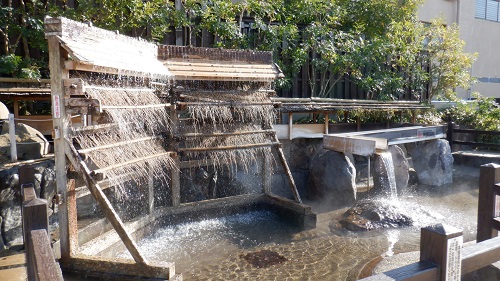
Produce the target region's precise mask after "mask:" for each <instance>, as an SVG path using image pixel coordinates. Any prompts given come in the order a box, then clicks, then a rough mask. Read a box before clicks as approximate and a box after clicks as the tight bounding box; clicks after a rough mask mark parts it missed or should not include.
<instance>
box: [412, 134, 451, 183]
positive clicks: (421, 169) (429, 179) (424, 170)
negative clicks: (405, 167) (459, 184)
mask: <svg viewBox="0 0 500 281" xmlns="http://www.w3.org/2000/svg"><path fill="white" fill-rule="evenodd" d="M412 159H413V167H414V168H415V171H416V172H417V175H418V180H419V181H420V183H423V184H426V185H431V186H442V185H446V184H450V183H452V182H453V156H452V154H451V149H450V145H449V143H448V141H446V140H443V139H440V140H433V141H429V142H425V143H422V144H420V145H418V146H417V147H416V148H415V149H414V150H413V153H412Z"/></svg>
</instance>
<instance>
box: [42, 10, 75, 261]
mask: <svg viewBox="0 0 500 281" xmlns="http://www.w3.org/2000/svg"><path fill="white" fill-rule="evenodd" d="M50 20H52V19H46V25H48V24H52V23H50V22H48V21H50ZM54 27H55V29H54V30H55V31H54V32H55V33H57V32H59V31H60V30H59V31H58V30H56V29H57V28H58V27H59V25H58V23H55V24H54ZM46 31H47V30H46ZM46 38H47V40H48V46H49V70H50V79H51V80H50V86H51V97H52V117H53V129H54V136H55V137H54V160H55V170H56V185H57V192H58V193H59V194H60V195H61V199H62V201H61V204H60V205H59V209H58V210H59V211H58V214H59V236H60V243H61V261H62V262H63V263H64V262H67V261H68V260H69V258H70V256H71V245H70V241H69V222H68V205H67V202H68V194H67V179H66V151H65V145H64V139H63V138H62V136H64V135H65V134H66V131H67V122H66V112H65V107H64V104H65V94H64V83H63V81H64V79H66V78H69V73H68V71H66V70H65V69H64V67H63V65H64V60H63V54H62V52H61V45H60V41H59V38H58V37H57V36H53V35H47V34H46Z"/></svg>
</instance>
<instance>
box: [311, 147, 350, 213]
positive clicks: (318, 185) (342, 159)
mask: <svg viewBox="0 0 500 281" xmlns="http://www.w3.org/2000/svg"><path fill="white" fill-rule="evenodd" d="M309 172H310V175H309V188H308V194H306V196H307V197H309V198H310V199H312V200H317V201H319V202H321V203H325V204H327V205H328V206H330V207H334V208H336V207H342V206H348V205H352V204H353V203H354V202H355V201H356V168H354V165H353V164H352V163H351V161H350V160H349V158H348V157H346V156H345V155H344V154H342V153H339V152H335V151H330V150H325V149H323V150H321V151H318V152H317V153H316V154H315V155H314V157H313V158H312V159H311V162H310V167H309Z"/></svg>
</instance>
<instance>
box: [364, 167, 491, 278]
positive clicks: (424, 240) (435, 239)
mask: <svg viewBox="0 0 500 281" xmlns="http://www.w3.org/2000/svg"><path fill="white" fill-rule="evenodd" d="M479 184H480V187H479V202H478V223H477V239H476V240H477V243H476V244H473V245H470V246H467V247H462V242H463V237H462V231H461V230H459V229H456V228H454V227H451V226H446V225H443V224H438V225H433V226H430V227H425V228H422V230H421V236H420V261H419V262H416V263H413V264H410V265H407V266H403V267H400V268H397V269H394V270H390V271H387V272H384V273H381V274H377V275H373V276H370V277H368V278H364V279H362V280H363V281H376V280H377V281H382V280H384V281H389V280H429V281H434V280H435V281H438V280H439V281H444V280H446V281H451V280H453V281H454V280H457V281H458V280H460V278H461V276H462V275H464V274H466V273H470V272H473V271H476V270H478V269H481V268H483V267H486V266H488V265H490V264H492V263H494V262H497V261H499V260H500V237H499V236H498V230H500V198H499V195H500V165H497V164H486V165H483V166H481V172H480V178H479Z"/></svg>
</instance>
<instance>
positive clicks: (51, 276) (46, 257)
mask: <svg viewBox="0 0 500 281" xmlns="http://www.w3.org/2000/svg"><path fill="white" fill-rule="evenodd" d="M30 238H31V242H30V243H31V244H32V245H33V246H32V247H33V248H32V249H33V256H32V259H33V263H32V264H33V270H34V272H35V275H36V276H35V279H33V280H37V281H63V275H62V271H61V268H60V267H59V264H58V263H57V262H56V260H55V258H54V254H53V253H52V248H51V247H50V241H49V236H48V234H47V231H46V230H45V229H37V230H32V231H31V232H30ZM28 263H29V262H28ZM28 280H32V279H28Z"/></svg>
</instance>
